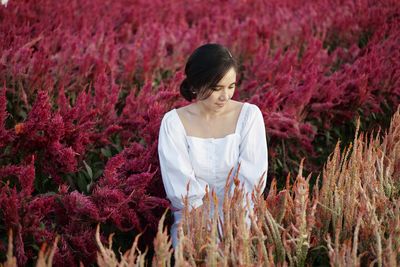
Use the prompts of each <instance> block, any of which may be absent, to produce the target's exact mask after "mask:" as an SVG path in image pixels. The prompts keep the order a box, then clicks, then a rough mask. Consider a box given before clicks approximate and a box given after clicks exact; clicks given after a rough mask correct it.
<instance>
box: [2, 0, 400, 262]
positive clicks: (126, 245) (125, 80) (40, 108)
mask: <svg viewBox="0 0 400 267" xmlns="http://www.w3.org/2000/svg"><path fill="white" fill-rule="evenodd" d="M208 42H216V43H221V44H223V45H225V46H226V47H228V48H229V49H230V50H231V52H232V54H233V55H234V56H235V58H236V59H237V60H238V63H239V68H240V72H239V73H238V86H237V90H236V92H235V96H234V99H236V100H239V101H246V102H250V103H253V104H256V105H257V106H258V107H259V108H260V109H261V111H262V113H263V116H264V121H265V127H266V131H267V139H268V140H267V142H268V149H269V151H268V152H269V170H268V176H267V177H268V186H267V189H266V192H260V194H261V195H262V197H260V198H259V199H258V202H257V203H258V204H257V207H258V208H257V209H256V210H255V214H254V217H253V222H254V223H253V224H252V229H251V232H249V233H247V234H248V236H247V237H249V238H247V237H246V236H243V233H245V231H244V230H243V231H244V232H243V231H239V230H240V229H242V228H241V226H242V224H241V223H242V221H240V220H241V219H240V218H242V217H243V216H242V215H241V213H240V212H242V211H241V210H240V207H239V208H238V210H234V211H232V212H233V215H232V218H236V219H232V225H226V228H225V230H226V231H228V230H229V229H230V230H229V231H230V232H229V235H230V236H232V238H231V239H229V240H224V241H223V242H222V243H220V246H221V247H219V248H218V244H217V243H216V236H217V233H216V232H215V228H213V227H214V226H215V223H214V222H213V221H210V222H208V223H209V225H210V226H212V227H211V228H210V231H209V232H207V233H202V232H201V231H202V230H201V229H202V228H201V227H200V226H199V225H198V224H196V222H194V221H193V220H192V221H191V220H189V219H188V220H187V222H186V228H185V229H192V230H193V231H191V232H190V233H189V232H185V231H186V230H185V231H182V236H183V238H182V245H181V246H180V247H179V250H177V251H176V252H175V254H174V261H175V263H176V264H177V265H179V266H182V265H184V266H194V265H206V266H260V265H266V266H269V265H271V266H272V265H277V266H306V265H307V266H311V265H318V264H319V265H324V264H331V265H335V266H365V264H372V266H385V265H386V266H390V265H391V264H393V263H394V264H395V265H396V264H400V256H399V255H400V212H399V210H400V206H399V205H400V204H399V203H400V202H399V201H400V197H399V196H400V176H399V170H400V161H399V155H400V150H399V148H400V137H399V135H400V134H399V130H398V129H399V128H398V126H399V124H400V117H399V116H400V115H398V113H397V115H394V114H395V113H396V111H397V109H398V105H399V104H400V2H399V1H397V0H378V1H372V0H359V1H353V0H341V1H338V0H335V1H325V0H315V1H302V0H280V1H276V0H270V1H265V0H254V1H248V0H211V1H183V0H171V1H161V0H153V1H142V0H124V1H122V0H114V1H99V0H85V1H75V0H72V1H68V2H63V1H49V0H38V1H17V0H9V1H8V3H7V4H6V5H3V4H0V82H1V83H0V262H6V261H7V259H10V257H11V256H10V253H8V252H7V251H8V249H9V248H10V245H9V244H12V250H11V255H13V256H14V257H15V259H16V262H15V263H14V265H18V266H33V265H35V263H36V262H37V261H38V255H41V254H40V253H42V254H43V251H44V249H43V248H42V249H41V247H42V246H43V244H44V243H46V244H53V242H54V240H56V238H57V240H58V241H57V243H55V244H56V245H55V246H54V247H53V249H54V250H53V253H54V257H53V259H52V263H53V265H54V266H79V264H80V263H81V264H83V265H85V266H92V265H93V266H95V264H96V263H97V264H99V265H100V266H117V263H116V262H117V261H118V262H119V260H123V257H122V258H121V257H120V253H119V252H118V251H121V252H125V251H128V249H130V248H131V246H132V243H133V241H134V240H135V237H136V236H137V235H138V234H140V233H142V234H141V236H140V238H138V239H137V243H135V244H134V245H135V246H137V248H138V249H139V250H140V251H142V252H144V251H145V249H146V248H147V249H148V250H147V253H146V254H145V255H139V256H138V258H137V260H138V261H141V262H142V263H141V264H144V262H148V264H150V262H152V263H153V265H156V266H169V264H170V259H171V257H172V252H171V251H169V248H168V241H167V238H168V235H167V234H166V233H165V232H164V233H163V232H162V230H163V228H162V223H164V224H165V225H166V226H167V228H168V226H170V224H171V219H172V218H171V216H170V215H171V214H170V211H168V212H167V213H166V216H165V217H163V219H162V220H161V224H160V226H159V222H160V219H161V218H162V216H163V214H164V212H165V210H166V209H167V208H168V207H169V201H168V200H167V199H166V197H165V192H164V188H163V184H162V181H161V174H160V169H159V162H158V156H157V139H158V132H159V127H160V122H161V119H162V116H163V114H164V113H165V112H167V111H169V110H170V109H172V108H176V107H180V106H183V105H186V104H188V102H187V101H185V100H184V99H183V98H182V97H181V96H180V94H179V85H180V82H181V81H182V80H183V78H184V74H183V68H184V64H185V61H186V59H187V57H188V56H189V55H190V53H191V52H192V51H193V50H194V49H195V48H196V47H198V46H200V45H201V44H204V43H208ZM358 120H359V124H358V127H359V129H360V131H361V132H363V133H365V135H364V134H361V137H359V136H358V134H357V133H356V129H358V128H357V121H358ZM390 125H391V126H390ZM385 131H387V134H385ZM368 138H370V141H368ZM338 141H340V143H339V144H337V142H338ZM357 144H358V145H357ZM345 147H347V148H346V149H345ZM360 147H361V148H360ZM341 151H343V153H341ZM331 153H333V154H331ZM346 153H347V154H346ZM368 153H370V154H368ZM357 162H358V163H357ZM339 166H340V167H339ZM351 166H354V167H351ZM350 167H351V168H350ZM299 170H300V171H299ZM227 175H228V174H227ZM303 176H304V177H303ZM296 177H297V178H296ZM305 177H308V178H305ZM365 177H368V178H365ZM335 185H337V187H335ZM352 188H353V189H354V190H353V189H352ZM341 190H342V191H341ZM262 193H264V194H262ZM235 197H236V198H234V199H233V200H229V201H233V202H232V203H235V202H234V201H239V200H238V199H240V198H241V197H243V196H241V195H240V193H239V192H237V194H236V195H235ZM220 201H222V200H220ZM225 201H228V200H225ZM212 202H213V201H212V200H210V205H211V204H212ZM227 203H228V202H227ZM232 203H231V204H232ZM321 203H322V204H321ZM325 208H326V209H325ZM226 212H228V211H226ZM198 213H199V214H195V215H193V216H198V217H193V218H199V220H198V221H197V223H198V222H204V221H202V219H201V218H205V217H207V216H208V215H204V214H205V213H206V211H198ZM235 216H236V217H235ZM187 217H188V218H190V216H189V215H188V216H187ZM305 218H308V219H305ZM358 218H361V219H358ZM164 219H165V221H164ZM368 222H370V223H371V225H368ZM206 223H207V222H204V224H206ZM98 225H99V229H100V230H99V233H98V236H97V238H98V239H97V241H96V227H97V226H98ZM167 228H166V229H167ZM199 229H200V230H199ZM227 229H228V230H227ZM238 229H239V230H238ZM10 230H11V231H12V234H11V235H10V236H9V233H11V232H10ZM196 231H197V232H196ZM199 231H200V232H199ZM213 231H214V232H213ZM111 233H114V237H113V244H112V246H111V247H110V248H109V249H107V248H105V247H103V245H101V244H104V246H106V247H108V245H109V244H110V242H109V241H108V239H107V237H108V236H109V235H110V234H111ZM193 233H199V234H200V235H201V236H204V237H207V238H204V239H201V238H199V239H196V240H195V238H194V236H192V235H193ZM201 233H202V234H201ZM240 233H242V235H241V234H240ZM250 237H252V238H250ZM246 238H247V239H246ZM11 239H12V242H11ZM193 240H194V241H193ZM234 240H236V241H234ZM237 240H239V241H237ZM243 240H244V241H243ZM249 240H250V241H249ZM299 240H300V241H299ZM207 242H209V243H207ZM246 242H250V243H251V242H253V243H251V244H250V243H246ZM378 243H379V245H376V244H378ZM106 244H107V245H106ZM222 246H223V247H222ZM203 248H204V249H203ZM218 249H220V253H211V252H213V251H214V252H215V251H218ZM110 251H111V252H113V253H115V255H118V256H117V258H118V259H117V260H116V261H113V263H109V264H108V265H107V264H106V262H107V260H106V259H105V258H106V256H105V255H106V254H105V253H110ZM131 251H134V250H131ZM239 251H241V252H240V253H239ZM196 253H197V254H196ZM7 255H8V256H7ZM100 255H102V257H105V258H104V259H103V261H101V259H100V260H99V258H100ZM115 255H114V256H115ZM221 255H224V256H221ZM235 255H236V256H237V258H235V257H234V256H235ZM260 255H262V256H260ZM42 256H43V255H42ZM41 259H42V258H41ZM132 262H133V261H132ZM102 264H103V265H102ZM0 265H1V264H0ZM14 265H10V266H14ZM5 266H8V265H5ZM43 266H44V265H43ZM120 266H133V263H132V265H129V264H126V265H120ZM135 266H136V265H135ZM138 266H139V264H138ZM141 266H144V265H141Z"/></svg>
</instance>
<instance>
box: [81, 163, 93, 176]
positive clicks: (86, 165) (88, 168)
mask: <svg viewBox="0 0 400 267" xmlns="http://www.w3.org/2000/svg"><path fill="white" fill-rule="evenodd" d="M83 164H85V167H86V171H87V173H88V175H89V177H90V179H93V171H92V168H90V166H89V165H88V164H87V163H86V161H83Z"/></svg>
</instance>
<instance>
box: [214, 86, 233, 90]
mask: <svg viewBox="0 0 400 267" xmlns="http://www.w3.org/2000/svg"><path fill="white" fill-rule="evenodd" d="M222 89H223V87H212V90H213V91H221V90H222ZM228 89H235V86H234V85H232V86H229V87H228Z"/></svg>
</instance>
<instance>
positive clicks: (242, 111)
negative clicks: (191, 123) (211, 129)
mask: <svg viewBox="0 0 400 267" xmlns="http://www.w3.org/2000/svg"><path fill="white" fill-rule="evenodd" d="M247 104H248V103H247V102H243V105H242V107H241V108H240V112H239V117H238V119H237V122H236V126H235V132H233V133H230V134H227V135H225V136H224V137H218V138H214V137H208V138H204V137H197V136H191V135H187V133H186V129H185V126H183V123H182V121H181V118H180V117H179V114H178V112H177V111H176V108H174V109H173V111H174V113H175V115H176V117H177V119H178V121H179V125H180V127H182V130H183V132H184V134H185V137H186V138H192V139H198V140H223V139H226V138H228V137H230V136H235V135H237V134H238V131H239V126H240V125H241V121H242V118H243V114H244V110H245V108H247ZM245 106H246V107H245Z"/></svg>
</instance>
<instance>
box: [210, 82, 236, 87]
mask: <svg viewBox="0 0 400 267" xmlns="http://www.w3.org/2000/svg"><path fill="white" fill-rule="evenodd" d="M231 85H236V82H233V83H231V84H230V85H229V86H231ZM214 87H224V86H223V85H218V84H217V85H216V86H214Z"/></svg>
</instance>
